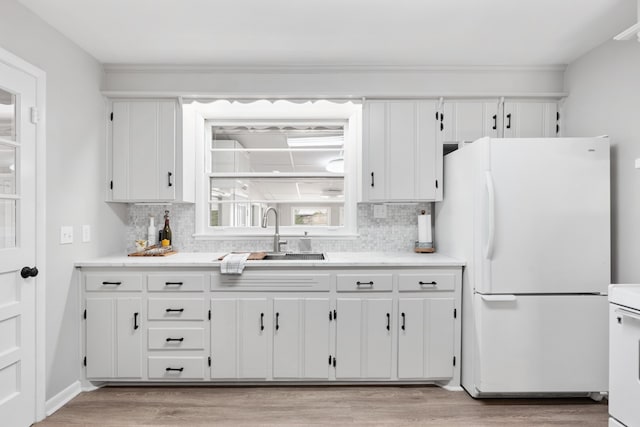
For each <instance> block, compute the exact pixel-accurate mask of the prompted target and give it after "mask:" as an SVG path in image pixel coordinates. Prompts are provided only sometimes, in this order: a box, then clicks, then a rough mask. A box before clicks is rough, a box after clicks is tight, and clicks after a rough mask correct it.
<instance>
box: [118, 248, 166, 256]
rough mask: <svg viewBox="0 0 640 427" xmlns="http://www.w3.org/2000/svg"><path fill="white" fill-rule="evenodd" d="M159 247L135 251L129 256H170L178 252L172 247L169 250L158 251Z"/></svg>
mask: <svg viewBox="0 0 640 427" xmlns="http://www.w3.org/2000/svg"><path fill="white" fill-rule="evenodd" d="M157 249H158V248H150V249H147V250H144V251H142V252H133V253H131V254H129V256H169V255H174V254H177V253H178V252H177V251H174V250H172V249H170V250H168V251H157Z"/></svg>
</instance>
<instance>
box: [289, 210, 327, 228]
mask: <svg viewBox="0 0 640 427" xmlns="http://www.w3.org/2000/svg"><path fill="white" fill-rule="evenodd" d="M330 218H331V208H328V207H323V208H320V207H306V208H303V207H295V208H293V225H312V226H314V225H324V226H327V225H331V222H330Z"/></svg>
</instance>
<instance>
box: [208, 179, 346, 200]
mask: <svg viewBox="0 0 640 427" xmlns="http://www.w3.org/2000/svg"><path fill="white" fill-rule="evenodd" d="M209 189H210V193H209V194H210V198H209V200H210V201H211V202H216V201H227V202H228V201H266V202H270V201H281V202H289V201H291V202H295V201H302V202H313V201H318V202H324V203H337V202H339V203H342V202H343V200H344V178H342V177H336V178H278V177H274V178H244V177H238V178H210V186H209Z"/></svg>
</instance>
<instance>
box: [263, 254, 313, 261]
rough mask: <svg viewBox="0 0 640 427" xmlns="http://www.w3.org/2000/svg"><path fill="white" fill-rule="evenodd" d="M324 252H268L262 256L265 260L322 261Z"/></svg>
mask: <svg viewBox="0 0 640 427" xmlns="http://www.w3.org/2000/svg"><path fill="white" fill-rule="evenodd" d="M324 259H325V258H324V254H323V253H312V252H309V253H290V252H286V253H281V254H276V253H270V254H267V256H265V257H264V260H266V261H323V260H324Z"/></svg>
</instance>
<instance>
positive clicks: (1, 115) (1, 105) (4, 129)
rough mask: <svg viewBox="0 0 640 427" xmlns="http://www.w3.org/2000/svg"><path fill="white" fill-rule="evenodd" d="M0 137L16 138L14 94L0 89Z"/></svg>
mask: <svg viewBox="0 0 640 427" xmlns="http://www.w3.org/2000/svg"><path fill="white" fill-rule="evenodd" d="M0 138H2V139H8V140H10V141H15V140H16V96H15V95H14V94H12V93H9V92H7V91H5V90H2V89H0Z"/></svg>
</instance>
